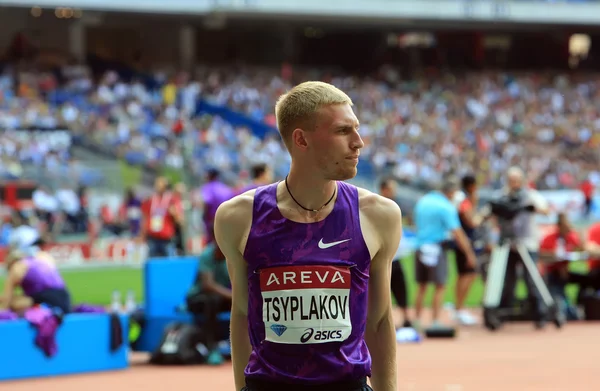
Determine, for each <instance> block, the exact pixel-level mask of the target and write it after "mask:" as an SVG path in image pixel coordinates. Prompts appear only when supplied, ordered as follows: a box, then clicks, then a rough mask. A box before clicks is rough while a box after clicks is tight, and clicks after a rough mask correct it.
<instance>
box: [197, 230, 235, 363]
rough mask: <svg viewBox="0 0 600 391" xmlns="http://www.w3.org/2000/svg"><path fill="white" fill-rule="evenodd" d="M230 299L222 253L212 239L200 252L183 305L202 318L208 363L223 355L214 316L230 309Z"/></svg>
mask: <svg viewBox="0 0 600 391" xmlns="http://www.w3.org/2000/svg"><path fill="white" fill-rule="evenodd" d="M231 298H232V296H231V281H230V280H229V273H228V272H227V263H226V262H225V256H224V255H223V253H222V252H221V250H220V249H219V246H218V245H217V243H216V242H212V243H209V244H208V245H207V246H206V247H205V248H204V250H203V251H202V254H200V261H199V265H198V274H197V275H196V280H195V282H194V284H193V285H192V287H191V288H190V290H189V291H188V293H187V295H186V305H187V309H188V311H189V312H191V313H193V314H197V315H204V317H205V318H206V327H205V328H204V332H205V333H206V338H207V344H208V348H209V350H210V351H211V354H210V356H209V358H208V360H209V362H210V363H212V364H220V363H222V362H223V357H222V356H221V354H220V353H219V351H218V350H217V341H218V338H219V337H218V330H219V323H218V321H217V315H218V314H219V313H220V312H229V311H231Z"/></svg>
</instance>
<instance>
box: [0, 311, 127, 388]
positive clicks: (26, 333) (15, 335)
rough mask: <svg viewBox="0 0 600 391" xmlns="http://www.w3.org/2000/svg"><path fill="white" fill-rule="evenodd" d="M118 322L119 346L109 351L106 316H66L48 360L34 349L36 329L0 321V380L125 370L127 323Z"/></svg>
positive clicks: (123, 319)
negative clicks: (119, 330) (120, 331)
mask: <svg viewBox="0 0 600 391" xmlns="http://www.w3.org/2000/svg"><path fill="white" fill-rule="evenodd" d="M120 320H121V325H122V338H123V344H122V345H121V346H120V347H119V348H118V349H117V350H116V351H115V352H111V351H110V340H111V338H110V336H111V332H110V330H111V328H110V326H111V324H110V316H109V315H108V314H70V315H67V316H66V317H65V318H64V321H63V323H62V325H60V326H59V328H58V329H57V332H56V343H57V347H58V351H57V353H56V354H55V355H54V356H53V357H49V358H48V357H46V356H45V355H44V354H43V352H42V351H41V350H40V348H38V347H37V346H35V344H34V340H35V337H36V335H37V330H36V329H35V328H34V327H33V326H32V325H31V324H30V323H29V322H28V321H26V320H16V321H5V322H0V346H1V347H2V354H0V381H5V380H15V379H24V378H31V377H45V376H58V375H68V374H76V373H88V372H99V371H108V370H117V369H125V368H127V367H128V366H129V361H128V350H129V349H128V343H127V338H128V328H129V322H128V320H127V317H126V316H121V317H120Z"/></svg>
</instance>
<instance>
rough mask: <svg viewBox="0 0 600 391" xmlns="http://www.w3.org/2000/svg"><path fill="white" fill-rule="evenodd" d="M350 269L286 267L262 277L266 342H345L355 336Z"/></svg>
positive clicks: (261, 275) (263, 272)
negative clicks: (351, 335)
mask: <svg viewBox="0 0 600 391" xmlns="http://www.w3.org/2000/svg"><path fill="white" fill-rule="evenodd" d="M350 285H351V274H350V270H349V268H347V267H337V266H316V265H315V266H284V267H274V268H269V269H264V270H262V271H261V274H260V287H261V293H262V298H263V323H264V324H265V340H266V341H269V342H274V343H283V344H315V343H326V342H342V341H345V340H346V339H348V337H349V336H350V334H351V333H352V322H351V320H350Z"/></svg>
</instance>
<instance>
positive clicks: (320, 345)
mask: <svg viewBox="0 0 600 391" xmlns="http://www.w3.org/2000/svg"><path fill="white" fill-rule="evenodd" d="M275 111H276V116H277V124H278V127H279V131H280V133H281V136H282V139H283V141H284V142H285V144H286V147H287V148H288V150H289V152H290V155H291V158H292V164H291V169H290V173H289V175H288V177H286V180H285V181H282V182H279V183H275V184H272V185H269V186H264V187H260V188H258V189H256V190H251V191H249V192H246V193H244V194H242V195H240V196H237V197H235V198H233V199H231V200H229V201H227V202H225V203H223V204H222V206H221V207H219V209H218V211H217V215H216V220H215V236H216V240H217V243H218V244H219V246H220V248H221V249H222V251H223V253H224V254H225V256H226V258H227V264H228V268H229V273H230V276H231V282H232V290H233V302H232V310H231V344H232V356H233V370H234V375H235V385H236V390H237V391H239V390H246V391H271V390H277V391H279V390H286V391H293V390H324V389H327V390H328V391H334V390H340V391H342V390H343V391H358V390H371V388H370V387H369V386H368V385H367V382H366V378H367V377H370V378H371V384H372V385H373V388H374V389H375V390H376V391H396V390H397V374H396V371H397V369H396V340H395V329H394V320H393V317H392V306H391V298H390V278H391V275H390V272H391V262H392V259H393V257H394V254H395V253H396V250H397V249H398V244H399V241H400V236H401V234H402V224H401V218H402V216H401V213H400V208H399V207H398V206H397V205H396V203H395V202H393V201H391V200H388V199H386V198H384V197H381V196H379V195H376V194H373V193H371V192H368V191H366V190H363V189H359V188H356V187H354V186H351V185H349V184H346V183H345V182H342V181H344V180H347V179H351V178H353V177H354V176H355V175H356V166H357V164H358V156H359V154H360V149H361V148H362V147H363V146H364V143H363V141H362V139H361V138H360V135H359V133H358V120H357V118H356V116H355V115H354V112H353V110H352V101H351V100H350V98H349V97H348V96H347V95H346V94H345V93H343V92H342V91H340V90H339V89H337V88H335V87H333V86H332V85H329V84H326V83H322V82H306V83H302V84H300V85H298V86H296V87H294V88H293V89H292V90H291V91H289V92H288V93H287V94H285V95H283V96H282V97H281V98H280V99H279V101H278V102H277V105H276V108H275ZM371 363H372V364H373V365H372V366H371Z"/></svg>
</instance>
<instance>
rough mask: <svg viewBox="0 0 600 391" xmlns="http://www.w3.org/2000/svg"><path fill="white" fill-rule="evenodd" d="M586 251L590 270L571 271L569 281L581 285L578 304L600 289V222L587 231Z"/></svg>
mask: <svg viewBox="0 0 600 391" xmlns="http://www.w3.org/2000/svg"><path fill="white" fill-rule="evenodd" d="M585 251H586V252H587V253H588V254H589V256H590V259H589V262H588V267H589V270H588V272H587V273H586V274H580V273H574V272H571V273H569V282H573V283H576V284H578V285H579V293H578V295H577V304H578V305H581V304H583V300H584V298H585V297H586V296H587V295H589V294H592V295H593V294H596V293H597V292H599V291H600V222H598V223H594V224H593V225H592V226H591V227H590V228H589V229H588V232H587V238H586V241H585Z"/></svg>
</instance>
